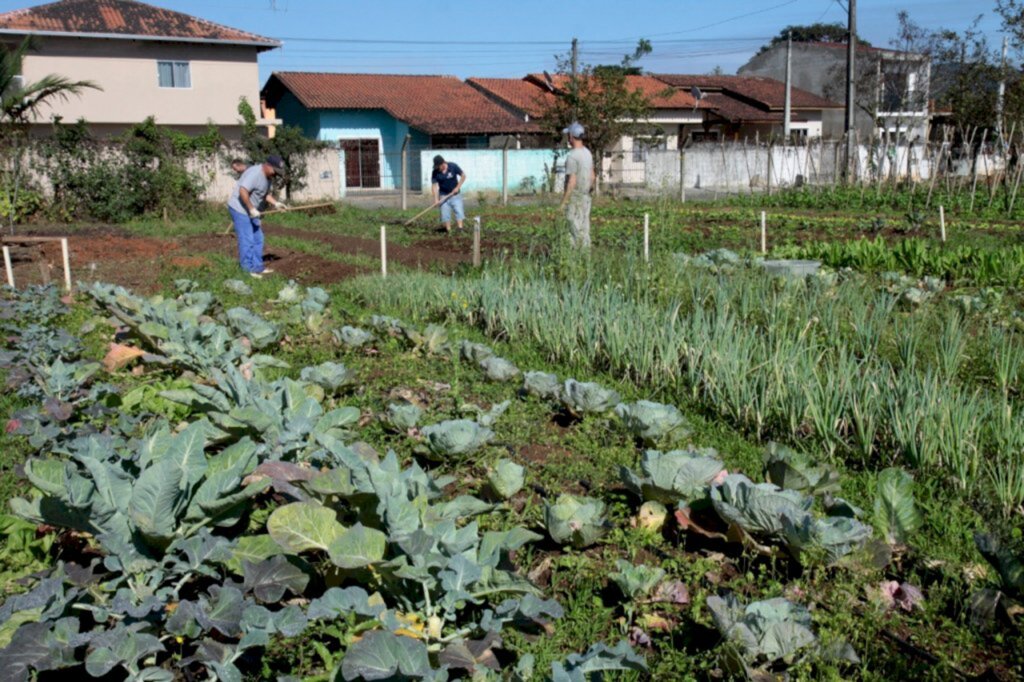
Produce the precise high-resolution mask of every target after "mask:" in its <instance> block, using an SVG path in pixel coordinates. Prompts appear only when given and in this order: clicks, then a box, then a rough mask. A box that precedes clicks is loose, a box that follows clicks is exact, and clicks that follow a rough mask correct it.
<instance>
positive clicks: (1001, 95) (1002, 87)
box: [996, 36, 1006, 145]
mask: <svg viewBox="0 0 1024 682" xmlns="http://www.w3.org/2000/svg"><path fill="white" fill-rule="evenodd" d="M1005 98H1006V36H1003V59H1002V62H1000V64H999V91H998V93H996V134H997V135H998V136H999V144H1000V145H1003V144H1004V141H1003V102H1004V100H1005Z"/></svg>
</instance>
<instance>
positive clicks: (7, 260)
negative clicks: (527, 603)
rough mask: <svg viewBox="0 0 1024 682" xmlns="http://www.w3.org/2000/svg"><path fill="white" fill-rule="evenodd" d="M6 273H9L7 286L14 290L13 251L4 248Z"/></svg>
mask: <svg viewBox="0 0 1024 682" xmlns="http://www.w3.org/2000/svg"><path fill="white" fill-rule="evenodd" d="M4 272H6V273H7V286H9V287H10V288H12V289H13V288H14V268H12V267H11V250H10V248H8V247H6V246H5V247H4Z"/></svg>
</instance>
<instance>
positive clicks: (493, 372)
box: [480, 355, 519, 381]
mask: <svg viewBox="0 0 1024 682" xmlns="http://www.w3.org/2000/svg"><path fill="white" fill-rule="evenodd" d="M480 369H482V370H483V371H484V373H485V374H486V375H487V378H488V379H490V380H491V381H512V380H513V379H515V378H516V377H517V376H519V368H518V367H516V366H515V365H513V364H512V363H511V362H509V361H508V360H506V359H505V358H499V357H498V356H497V355H492V356H491V357H489V358H485V359H483V360H481V361H480Z"/></svg>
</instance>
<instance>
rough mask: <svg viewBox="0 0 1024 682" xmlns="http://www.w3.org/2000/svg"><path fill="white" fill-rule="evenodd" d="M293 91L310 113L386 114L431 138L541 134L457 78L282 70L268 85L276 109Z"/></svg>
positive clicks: (273, 76)
mask: <svg viewBox="0 0 1024 682" xmlns="http://www.w3.org/2000/svg"><path fill="white" fill-rule="evenodd" d="M283 90H288V91H290V92H291V93H292V94H293V95H295V97H297V98H298V100H299V101H300V102H301V103H302V105H303V106H305V107H306V108H307V109H383V110H385V111H387V112H388V113H389V114H391V115H392V116H393V117H395V118H396V119H398V120H400V121H405V122H406V123H408V124H409V125H410V126H412V127H413V128H416V129H417V130H422V131H423V132H425V133H429V134H431V135H445V134H447V135H459V134H467V135H482V134H488V133H490V134H501V133H520V132H525V133H529V132H537V131H538V128H537V126H536V125H535V124H533V123H527V122H525V121H523V120H522V119H520V118H519V117H517V116H515V115H513V114H511V113H509V112H508V111H506V110H505V109H503V108H502V107H500V106H499V105H497V104H495V103H494V102H492V101H491V100H489V99H487V97H486V96H485V95H483V94H482V93H480V92H479V91H477V90H476V89H475V88H473V87H472V86H469V85H466V84H465V83H463V82H462V81H460V80H459V79H458V78H456V77H454V76H404V75H403V76H398V75H382V74H358V73H306V72H297V71H281V72H275V73H273V74H272V75H271V77H270V80H268V81H267V84H266V86H264V94H265V95H266V97H267V99H268V102H269V103H271V104H274V103H275V102H276V101H277V100H278V99H280V96H281V94H282V92H283Z"/></svg>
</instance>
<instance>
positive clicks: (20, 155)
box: [0, 36, 100, 234]
mask: <svg viewBox="0 0 1024 682" xmlns="http://www.w3.org/2000/svg"><path fill="white" fill-rule="evenodd" d="M34 48H35V42H34V40H33V39H32V38H31V36H30V37H28V38H25V40H23V41H22V42H21V43H20V44H19V45H17V46H16V47H14V48H3V47H0V150H3V154H2V156H3V163H2V164H0V185H2V186H3V191H4V199H5V202H6V205H7V206H8V211H7V213H8V215H7V218H8V221H9V226H10V229H11V233H12V234H13V232H14V223H15V220H16V219H17V217H18V213H19V211H18V206H19V201H20V199H21V192H22V189H23V186H22V185H23V177H22V176H23V173H24V163H25V151H26V142H27V138H28V126H29V124H30V123H32V122H33V121H35V120H36V119H37V118H38V116H39V114H40V112H41V111H42V109H43V107H44V106H47V105H50V104H53V103H54V102H57V101H63V100H66V99H68V98H70V97H73V96H80V95H81V94H82V92H83V91H85V90H87V89H94V90H99V89H100V88H99V86H98V85H96V84H95V83H92V82H91V81H73V80H71V79H69V78H65V77H64V76H60V75H56V74H50V75H48V76H44V77H42V78H40V79H39V80H37V81H35V82H32V83H25V82H24V81H23V79H22V77H21V73H22V65H23V64H24V62H25V56H26V55H27V54H28V53H29V52H30V51H31V50H33V49H34Z"/></svg>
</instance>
